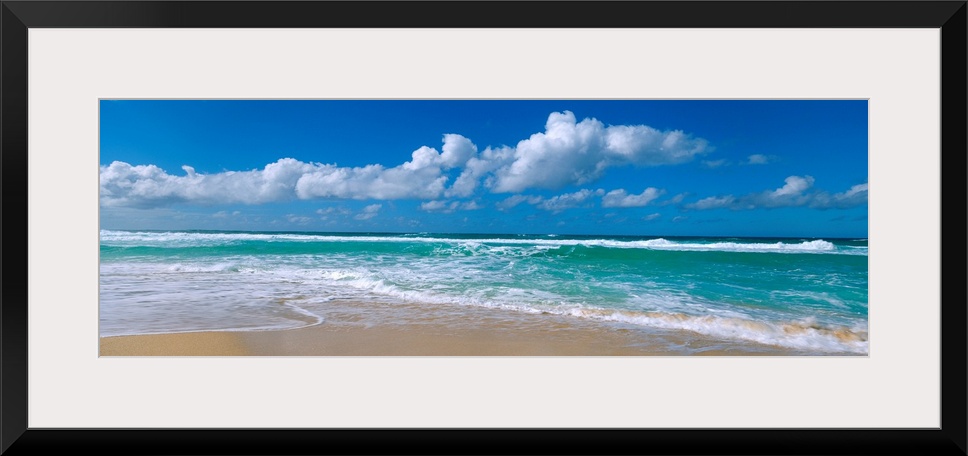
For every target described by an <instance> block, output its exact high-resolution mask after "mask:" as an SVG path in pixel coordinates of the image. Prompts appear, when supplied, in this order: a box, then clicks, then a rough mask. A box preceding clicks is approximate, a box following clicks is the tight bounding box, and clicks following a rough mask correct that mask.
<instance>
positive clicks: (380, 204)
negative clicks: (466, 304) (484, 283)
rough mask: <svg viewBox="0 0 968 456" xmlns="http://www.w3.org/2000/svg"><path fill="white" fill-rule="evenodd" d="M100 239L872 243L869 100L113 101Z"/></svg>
mask: <svg viewBox="0 0 968 456" xmlns="http://www.w3.org/2000/svg"><path fill="white" fill-rule="evenodd" d="M100 116H101V119H100V202H101V227H102V228H104V229H162V230H169V229H216V230H260V231H265V230H267V231H365V232H455V233H456V232H477V233H556V234H630V235H655V236H676V235H682V236H777V237H786V236H790V237H867V191H868V188H867V182H868V174H867V170H868V162H867V152H868V151H867V101H864V100H849V101H848V100H839V101H835V100H809V101H808V100H802V101H776V100H749V101H731V100H706V101H700V100H599V101H596V100H514V101H502V100H461V101H458V100H422V101H418V100H409V101H408V100H300V101H271V100H249V101H242V100H154V101H152V100H102V101H101V102H100Z"/></svg>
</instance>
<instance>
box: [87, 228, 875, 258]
mask: <svg viewBox="0 0 968 456" xmlns="http://www.w3.org/2000/svg"><path fill="white" fill-rule="evenodd" d="M239 241H266V242H274V241H286V242H364V243H366V242H397V243H401V242H402V243H413V242H421V243H446V244H454V245H457V246H463V248H466V249H469V250H470V253H473V252H474V251H475V250H476V249H480V247H481V246H482V245H485V244H486V245H495V244H496V245H498V246H500V245H529V246H536V247H537V246H541V247H546V248H556V247H562V246H579V245H580V246H585V247H607V248H621V249H652V250H677V251H727V252H780V253H841V254H854V255H866V254H867V248H866V247H861V248H850V249H839V248H837V246H836V245H834V244H833V243H831V242H829V241H825V240H823V239H816V240H811V241H802V242H799V243H784V242H775V243H757V242H713V243H702V242H687V241H669V240H667V239H663V238H657V239H649V240H641V241H618V240H612V239H510V238H487V239H458V238H448V237H433V236H342V235H320V234H265V233H186V232H174V231H173V232H144V231H141V232H128V231H111V230H102V231H101V243H102V244H104V245H121V246H125V245H149V246H161V247H164V246H171V247H186V246H201V245H220V244H225V243H232V242H239Z"/></svg>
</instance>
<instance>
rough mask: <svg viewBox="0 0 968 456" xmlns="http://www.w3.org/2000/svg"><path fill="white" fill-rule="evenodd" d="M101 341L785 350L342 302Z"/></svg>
mask: <svg viewBox="0 0 968 456" xmlns="http://www.w3.org/2000/svg"><path fill="white" fill-rule="evenodd" d="M361 309H362V310H361ZM374 312H377V313H386V312H392V313H393V314H394V315H407V318H406V319H397V320H396V321H397V322H396V323H392V324H388V323H386V321H387V320H388V319H387V318H374V315H373V314H374ZM361 315H367V316H366V317H361ZM383 317H385V315H384V316H383ZM374 321H379V322H381V323H378V324H374V323H373V322H374ZM100 342H101V345H100V354H101V356H649V355H664V356H669V355H673V356H675V355H736V356H748V355H784V354H787V353H786V351H785V350H783V349H781V348H776V347H770V346H749V345H738V344H736V345H733V344H728V343H726V344H725V345H724V343H723V341H713V340H707V339H705V338H703V337H701V336H699V335H698V334H694V333H689V332H685V331H644V330H641V329H637V328H632V327H627V326H622V325H617V324H610V323H606V322H595V321H585V320H582V319H576V318H568V317H565V316H559V315H544V314H524V313H521V314H517V315H514V316H513V318H509V317H508V312H506V311H501V310H497V309H488V308H467V307H462V308H460V309H453V308H450V307H448V306H439V305H394V306H392V307H386V306H385V305H374V304H364V303H341V305H340V306H334V310H333V311H332V312H331V313H328V314H327V315H326V320H325V321H324V323H322V324H320V325H315V326H310V327H304V328H297V329H288V330H270V331H209V332H190V333H174V334H151V335H130V336H114V337H102V338H101V339H100Z"/></svg>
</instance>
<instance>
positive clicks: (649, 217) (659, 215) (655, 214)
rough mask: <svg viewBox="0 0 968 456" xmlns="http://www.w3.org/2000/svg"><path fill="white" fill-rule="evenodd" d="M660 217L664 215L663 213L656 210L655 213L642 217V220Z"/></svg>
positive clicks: (649, 220) (648, 220)
mask: <svg viewBox="0 0 968 456" xmlns="http://www.w3.org/2000/svg"><path fill="white" fill-rule="evenodd" d="M659 217H662V214H660V213H658V212H656V213H654V214H649V215H646V216H645V217H642V220H645V221H647V222H651V221H652V220H655V219H657V218H659Z"/></svg>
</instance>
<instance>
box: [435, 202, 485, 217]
mask: <svg viewBox="0 0 968 456" xmlns="http://www.w3.org/2000/svg"><path fill="white" fill-rule="evenodd" d="M481 207H482V206H481V205H479V204H477V201H466V202H463V203H462V202H460V201H451V202H449V203H448V202H447V201H438V200H435V201H427V202H425V203H420V210H422V211H426V212H442V213H445V214H450V213H452V212H454V211H457V210H462V211H474V210H477V209H480V208H481Z"/></svg>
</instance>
